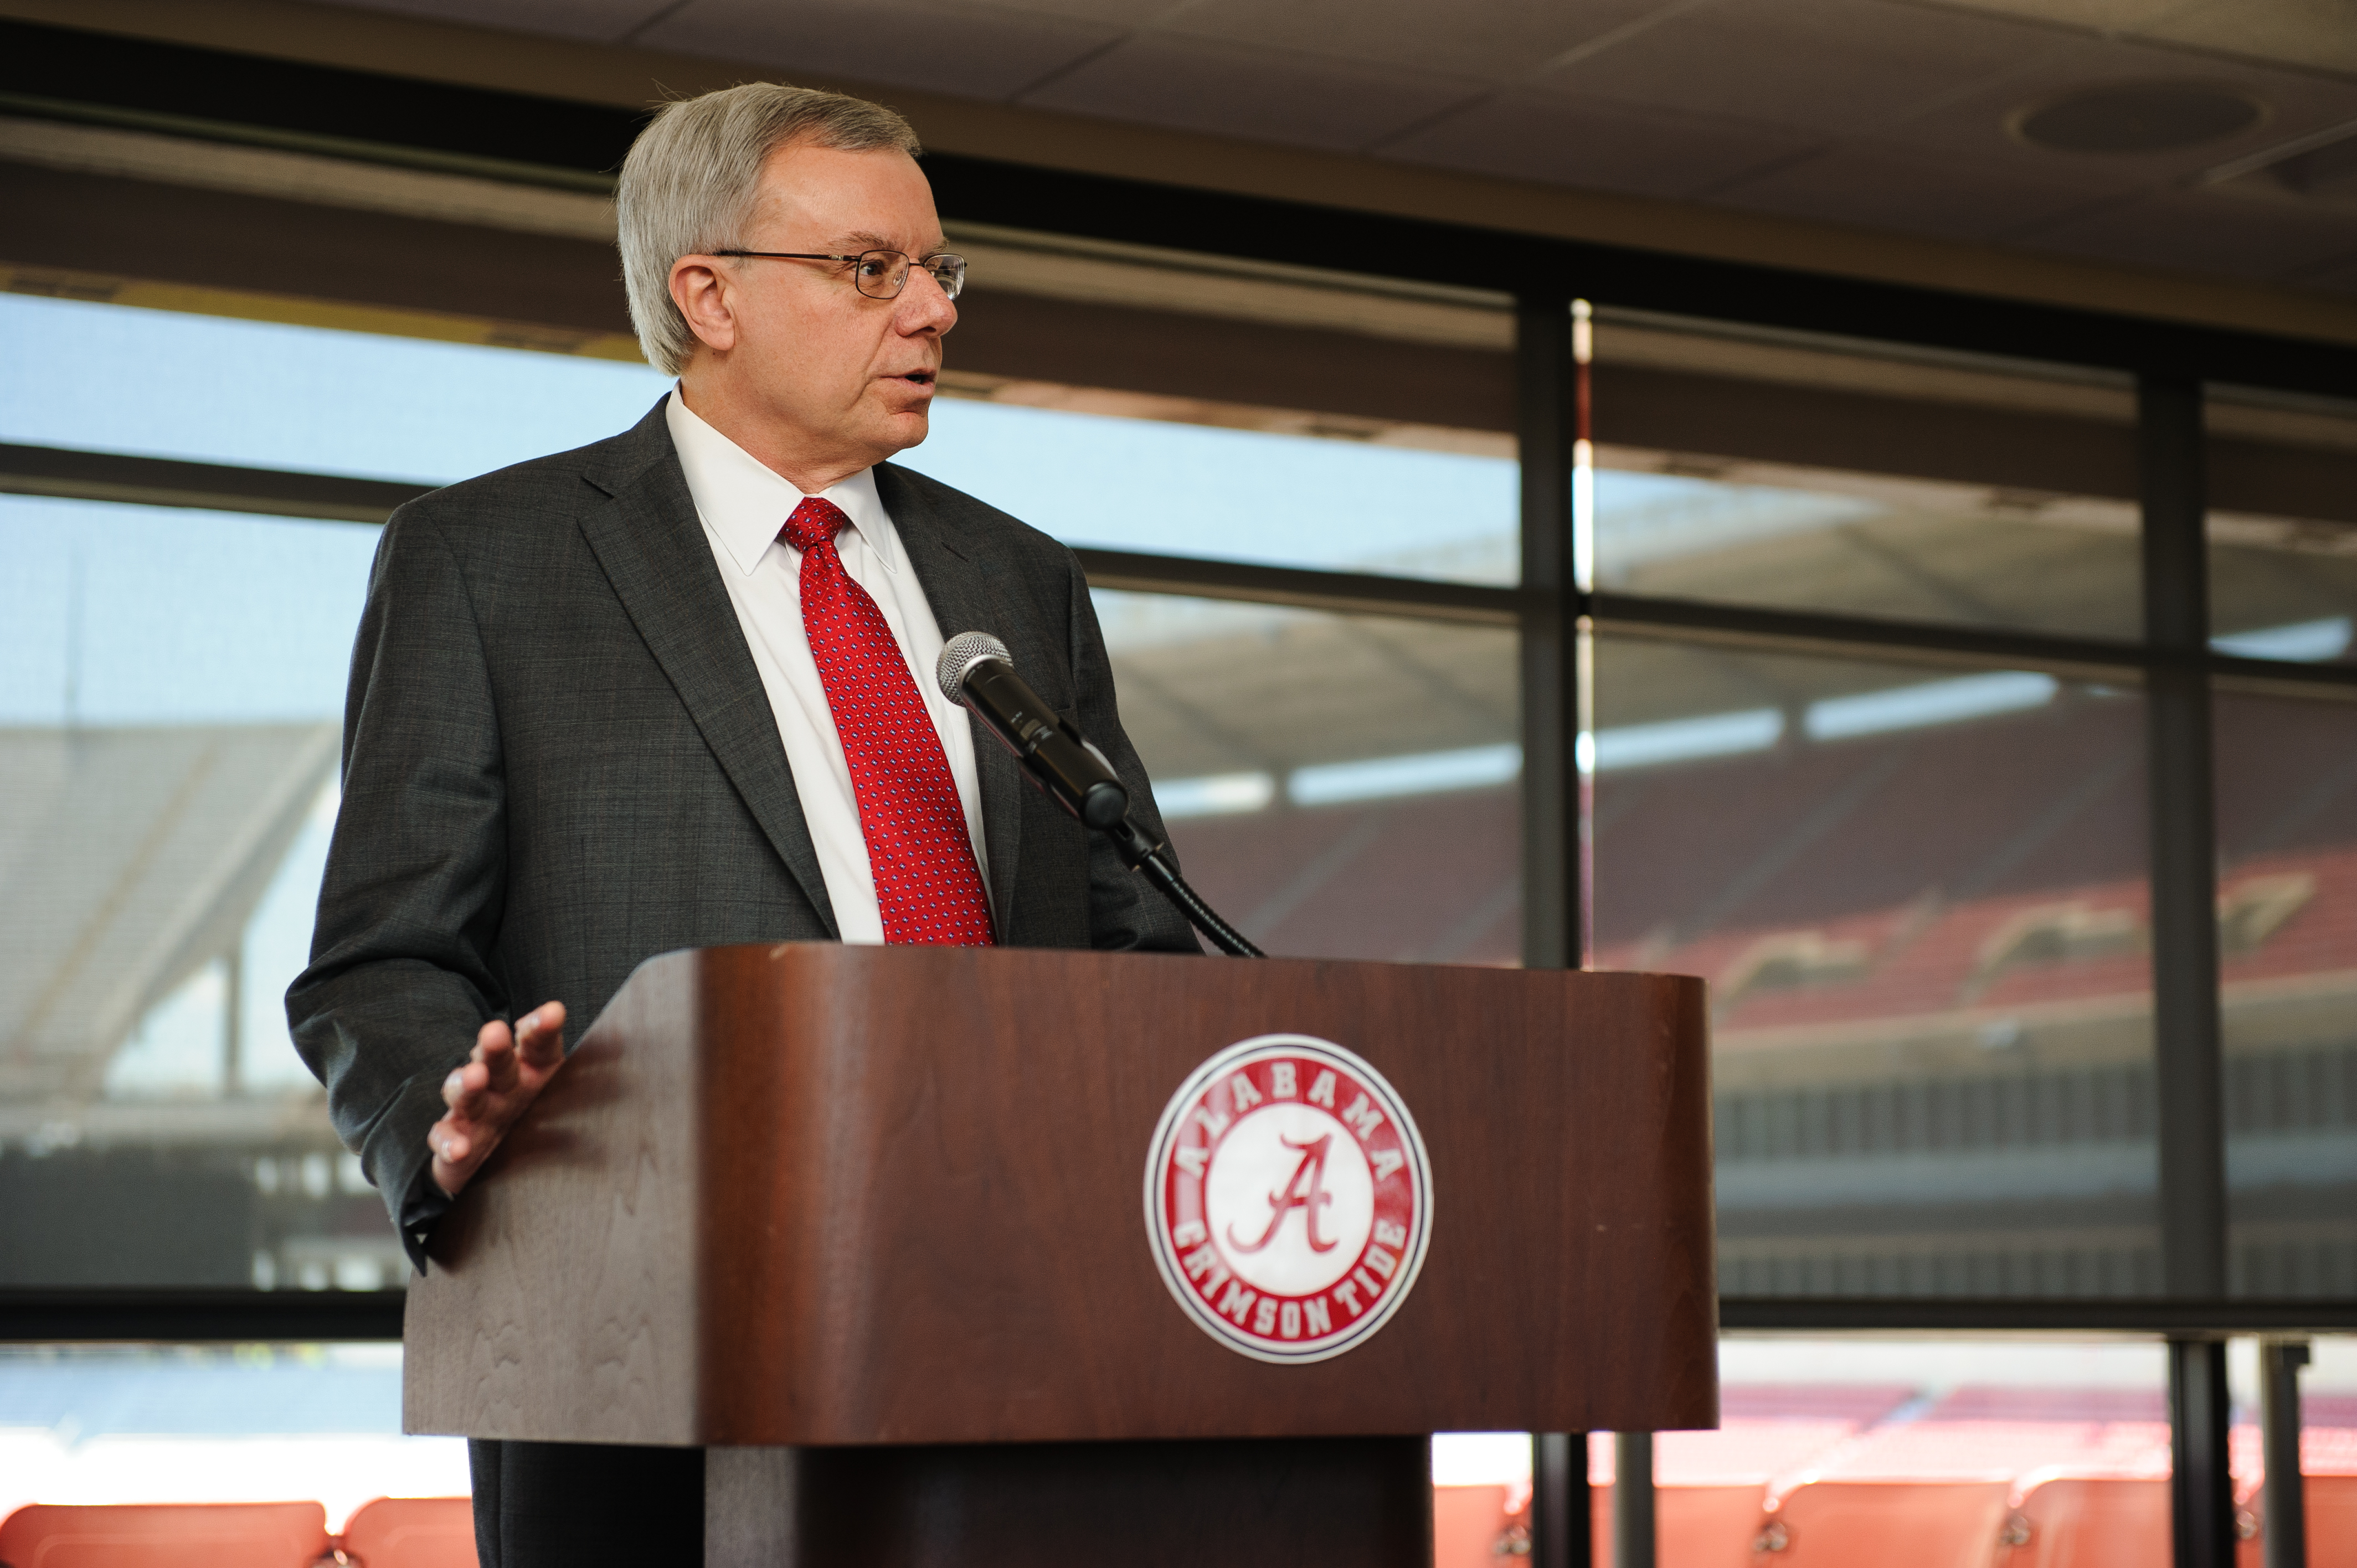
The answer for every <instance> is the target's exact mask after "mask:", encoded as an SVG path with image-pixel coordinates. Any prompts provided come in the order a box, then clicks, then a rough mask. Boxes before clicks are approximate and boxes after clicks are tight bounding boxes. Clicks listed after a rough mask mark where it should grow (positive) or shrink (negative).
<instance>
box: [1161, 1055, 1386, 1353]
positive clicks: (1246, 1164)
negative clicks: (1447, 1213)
mask: <svg viewBox="0 0 2357 1568" xmlns="http://www.w3.org/2000/svg"><path fill="white" fill-rule="evenodd" d="M1431 1213H1432V1177H1431V1171H1430V1167H1429V1163H1428V1161H1427V1160H1426V1155H1425V1149H1424V1140H1423V1139H1422V1137H1421V1136H1419V1135H1418V1133H1417V1132H1416V1127H1415V1119H1414V1118H1413V1117H1412V1116H1410V1115H1409V1114H1408V1112H1407V1107H1406V1106H1405V1104H1404V1103H1402V1101H1401V1100H1400V1097H1399V1094H1398V1092H1397V1091H1396V1090H1394V1089H1393V1088H1392V1086H1391V1084H1390V1083H1389V1082H1388V1081H1386V1080H1385V1079H1384V1078H1383V1075H1382V1074H1381V1073H1378V1072H1377V1071H1375V1069H1373V1068H1372V1067H1371V1066H1369V1065H1368V1064H1367V1062H1366V1061H1364V1060H1363V1059H1361V1058H1360V1057H1358V1056H1357V1055H1355V1054H1354V1053H1352V1052H1351V1051H1349V1050H1346V1049H1344V1048H1343V1047H1340V1046H1338V1045H1336V1044H1334V1043H1333V1042H1332V1041H1330V1040H1321V1039H1318V1038H1317V1037H1315V1036H1308V1035H1263V1036H1256V1037H1254V1038H1253V1039H1249V1040H1243V1041H1239V1042H1238V1043H1237V1044H1235V1045H1232V1046H1230V1047H1227V1048H1226V1049H1225V1050H1222V1051H1221V1052H1219V1053H1218V1054H1216V1055H1214V1056H1213V1057H1211V1058H1210V1059H1209V1060H1208V1061H1206V1062H1204V1063H1203V1064H1202V1065H1201V1066H1200V1067H1199V1068H1197V1069H1195V1070H1194V1072H1192V1073H1191V1074H1189V1076H1188V1079H1187V1081H1186V1082H1185V1083H1183V1084H1182V1085H1180V1086H1179V1092H1178V1093H1177V1094H1175V1095H1173V1096H1172V1097H1171V1100H1170V1103H1169V1106H1168V1109H1166V1110H1165V1111H1164V1112H1163V1113H1162V1122H1161V1125H1160V1126H1159V1127H1158V1128H1157V1130H1156V1133H1155V1137H1154V1144H1153V1148H1152V1151H1151V1153H1150V1155H1148V1158H1147V1161H1146V1227H1147V1230H1148V1232H1149V1234H1150V1236H1151V1238H1152V1242H1153V1247H1154V1258H1155V1262H1156V1264H1157V1266H1158V1267H1159V1268H1160V1270H1161V1272H1162V1278H1163V1281H1164V1283H1167V1284H1168V1286H1169V1287H1170V1293H1171V1294H1172V1295H1173V1296H1175V1297H1176V1298H1177V1299H1178V1301H1179V1305H1181V1306H1183V1307H1185V1308H1186V1310H1187V1313H1188V1315H1189V1316H1190V1317H1192V1318H1193V1319H1194V1320H1195V1322H1196V1324H1197V1325H1198V1326H1200V1327H1201V1328H1202V1329H1203V1330H1204V1331H1205V1332H1206V1333H1208V1334H1210V1335H1211V1337H1214V1338H1216V1339H1218V1340H1220V1341H1221V1342H1222V1344H1224V1345H1226V1346H1228V1347H1229V1348H1231V1349H1233V1350H1237V1351H1240V1352H1241V1353H1243V1354H1244V1355H1246V1356H1251V1357H1254V1358H1255V1359H1260V1360H1264V1361H1275V1362H1303V1361H1320V1360H1324V1359H1327V1358H1329V1357H1331V1356H1339V1355H1340V1354H1341V1353H1342V1352H1344V1351H1346V1350H1349V1349H1351V1348H1354V1347H1355V1346H1358V1345H1360V1344H1361V1343H1363V1342H1364V1341H1365V1340H1366V1339H1367V1337H1369V1336H1371V1335H1372V1334H1373V1333H1374V1332H1375V1331H1376V1330H1377V1329H1379V1328H1381V1327H1382V1326H1383V1324H1384V1323H1385V1322H1387V1321H1388V1320H1389V1319H1390V1317H1391V1316H1392V1314H1393V1313H1394V1312H1395V1311H1397V1310H1398V1308H1399V1305H1400V1303H1401V1302H1402V1301H1404V1300H1405V1298H1406V1296H1407V1293H1408V1290H1409V1287H1410V1286H1412V1285H1413V1284H1414V1283H1415V1276H1416V1272H1417V1270H1418V1269H1419V1268H1420V1267H1421V1266H1422V1265H1423V1262H1424V1254H1425V1248H1426V1242H1427V1241H1428V1240H1429V1236H1430V1224H1431Z"/></svg>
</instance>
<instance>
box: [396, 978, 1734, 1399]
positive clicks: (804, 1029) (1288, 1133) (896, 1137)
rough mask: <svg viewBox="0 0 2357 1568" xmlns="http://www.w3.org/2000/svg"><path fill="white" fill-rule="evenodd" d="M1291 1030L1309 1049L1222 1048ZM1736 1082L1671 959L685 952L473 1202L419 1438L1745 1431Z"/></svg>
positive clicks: (432, 1326) (596, 1030)
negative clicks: (1718, 1246)
mask: <svg viewBox="0 0 2357 1568" xmlns="http://www.w3.org/2000/svg"><path fill="white" fill-rule="evenodd" d="M1265 1036H1304V1037H1306V1040H1307V1043H1306V1044H1303V1045H1300V1046H1299V1047H1282V1046H1262V1047H1255V1048H1254V1049H1251V1050H1247V1051H1245V1052H1244V1053H1243V1055H1241V1056H1238V1057H1234V1058H1229V1060H1228V1062H1226V1063H1225V1064H1215V1066H1214V1067H1213V1068H1212V1069H1210V1070H1209V1072H1208V1075H1207V1074H1206V1073H1205V1072H1204V1071H1200V1070H1199V1069H1205V1067H1206V1064H1207V1063H1210V1062H1211V1058H1214V1057H1215V1056H1217V1055H1218V1054H1219V1053H1221V1052H1222V1051H1224V1050H1228V1049H1229V1048H1230V1047H1237V1046H1239V1045H1240V1044H1242V1043H1243V1042H1252V1041H1260V1040H1263V1039H1264V1037H1265ZM1331 1047H1340V1052H1339V1054H1334V1053H1333V1052H1332V1050H1331ZM1321 1051H1322V1052H1323V1053H1324V1054H1321ZM1354 1061H1355V1062H1357V1063H1358V1064H1359V1066H1360V1068H1361V1069H1364V1070H1363V1071H1358V1070H1356V1069H1352V1068H1351V1065H1350V1064H1351V1062H1354ZM1237 1063H1243V1079H1244V1084H1243V1088H1242V1089H1238V1088H1237V1087H1236V1085H1235V1077H1236V1069H1235V1064H1237ZM1329 1063H1330V1064H1334V1071H1335V1074H1336V1077H1335V1078H1333V1079H1329V1080H1327V1081H1324V1082H1321V1081H1320V1080H1319V1078H1318V1074H1319V1072H1320V1071H1321V1070H1323V1068H1322V1066H1321V1064H1329ZM1707 1072H1708V1069H1707V1060H1706V1025H1705V1015H1704V1004H1703V988H1702V984H1701V983H1700V982H1699V981H1695V980H1690V979H1685V978H1681V977H1674V976H1663V975H1645V974H1591V973H1578V972H1561V971H1528V972H1525V971H1515V970H1484V969H1472V968H1447V967H1438V966H1420V965H1406V964H1379V963H1353V962H1340V961H1295V960H1270V961H1254V962H1243V961H1228V960H1222V959H1212V958H1196V957H1187V956H1180V955H1163V954H1111V953H1082V952H1060V951H1039V950H995V949H974V948H923V947H892V948H876V947H845V946H842V945H838V944H834V943H784V944H779V945H775V946H766V947H741V948H721V949H710V950H700V951H693V952H679V953H671V954H666V955H664V956H662V957H661V958H657V959H653V960H651V961H649V962H648V963H646V964H645V965H643V966H642V967H641V968H640V970H639V972H637V973H636V974H635V975H633V976H632V977H631V979H630V983H628V984H627V985H625V986H624V987H623V989H622V991H621V992H620V993H619V994H618V995H617V996H616V998H615V999H614V1002H613V1004H611V1005H610V1006H609V1007H608V1009H607V1010H606V1013H605V1014H604V1015H602V1016H601V1017H600V1018H599V1019H598V1020H597V1023H596V1025H595V1026H592V1027H591V1029H590V1030H589V1031H588V1032H587V1035H586V1036H584V1037H583V1039H582V1041H581V1043H580V1045H579V1047H578V1048H577V1049H576V1051H575V1053H574V1056H573V1058H572V1059H571V1060H570V1061H569V1062H568V1063H567V1064H566V1066H565V1069H564V1070H563V1071H562V1072H560V1073H559V1074H558V1076H557V1078H556V1079H555V1081H554V1083H553V1084H552V1085H551V1086H550V1088H549V1089H548V1090H547V1091H546V1092H545V1093H544V1095H543V1097H542V1099H541V1101H540V1102H539V1103H538V1104H536V1105H535V1106H534V1107H533V1111H532V1112H531V1113H530V1114H529V1115H528V1116H527V1117H526V1118H525V1120H524V1121H523V1122H522V1123H521V1124H519V1126H518V1127H517V1129H516V1130H515V1132H514V1133H511V1135H510V1137H509V1139H508V1141H507V1143H506V1144H505V1145H504V1146H503V1147H502V1148H501V1149H500V1152H499V1154H498V1155H495V1156H494V1158H493V1160H492V1162H491V1163H490V1165H487V1166H486V1168H485V1170H484V1171H483V1173H482V1174H481V1175H480V1176H479V1177H478V1179H477V1180H476V1182H475V1183H474V1184H473V1185H472V1186H471V1187H469V1188H468V1192H467V1193H466V1194H465V1195H464V1197H462V1198H461V1199H460V1201H459V1202H458V1204H457V1206H456V1207H455V1208H453V1210H452V1211H451V1213H450V1214H449V1215H448V1216H447V1217H446V1218H445V1219H443V1220H442V1222H441V1224H440V1226H439V1228H438V1229H437V1231H436V1238H435V1262H434V1267H433V1269H432V1271H431V1272H430V1273H429V1275H428V1277H426V1278H425V1279H423V1280H420V1281H418V1282H416V1283H415V1284H414V1285H413V1287H412V1289H411V1292H410V1297H409V1307H408V1321H407V1332H406V1336H405V1337H406V1340H407V1359H406V1369H407V1370H406V1374H405V1381H406V1394H405V1406H406V1408H405V1425H406V1426H407V1428H408V1429H409V1430H411V1431H413V1432H444V1433H465V1434H469V1435H473V1436H480V1437H516V1438H540V1439H549V1440H571V1441H592V1442H595V1441H604V1442H636V1443H674V1444H865V1443H973V1442H1001V1441H1006V1442H1014V1441H1034V1442H1045V1441H1060V1440H1096V1439H1115V1438H1146V1437H1215V1436H1279V1435H1319V1434H1354V1433H1367V1434H1375V1433H1410V1432H1430V1431H1449V1430H1459V1431H1461V1430H1544V1431H1565V1430H1571V1431H1583V1430H1617V1431H1640V1430H1666V1429H1675V1428H1681V1427H1694V1426H1707V1425H1711V1424H1714V1423H1715V1422H1716V1420H1717V1372H1716V1355H1717V1348H1716V1329H1717V1321H1716V1312H1717V1307H1716V1299H1717V1298H1716V1293H1715V1290H1714V1282H1713V1278H1712V1211H1711V1189H1710V1134H1709V1086H1708V1077H1707ZM1354 1074H1355V1075H1354ZM1190 1079H1191V1082H1190ZM1338 1084H1339V1092H1338ZM1362 1084H1363V1087H1364V1089H1365V1098H1363V1099H1361V1096H1360V1094H1359V1093H1358V1090H1360V1088H1361V1086H1362ZM1254 1085H1257V1089H1255V1088H1254ZM1182 1086H1184V1087H1187V1088H1188V1089H1189V1094H1190V1096H1191V1098H1189V1099H1186V1100H1184V1101H1178V1102H1176V1103H1174V1101H1177V1098H1178V1096H1179V1091H1180V1090H1181V1089H1182ZM1385 1091H1388V1092H1389V1094H1390V1095H1391V1096H1392V1097H1393V1098H1391V1099H1389V1100H1386V1099H1385V1098H1384V1094H1385ZM1320 1093H1322V1095H1323V1097H1324V1098H1323V1099H1322V1100H1321V1099H1319V1098H1318V1096H1319V1094H1320ZM1264 1102H1267V1103H1264ZM1385 1106H1389V1107H1390V1108H1391V1110H1392V1112H1394V1113H1393V1114H1390V1115H1388V1116H1387V1115H1385V1114H1384V1113H1383V1108H1384V1107H1385ZM1321 1107H1330V1111H1329V1110H1326V1109H1321ZM1199 1112H1200V1114H1199ZM1263 1112H1269V1114H1263ZM1231 1124H1232V1125H1231ZM1361 1133H1363V1134H1364V1136H1363V1137H1362V1136H1361ZM1248 1134H1249V1135H1248ZM1255 1140H1256V1142H1255ZM1230 1150H1234V1151H1243V1152H1239V1153H1234V1154H1231V1153H1229V1152H1224V1151H1230ZM1252 1150H1258V1151H1259V1154H1258V1155H1254V1156H1253V1157H1257V1158H1262V1159H1263V1165H1261V1166H1257V1167H1255V1166H1251V1165H1248V1163H1247V1154H1248V1153H1249V1152H1250V1151H1252ZM1269 1157H1274V1158H1276V1159H1278V1160H1279V1161H1281V1162H1284V1164H1283V1169H1282V1170H1280V1171H1279V1174H1278V1175H1277V1176H1275V1178H1274V1179H1273V1180H1270V1179H1264V1177H1263V1176H1259V1175H1256V1174H1254V1172H1255V1171H1262V1170H1266V1169H1276V1168H1277V1167H1275V1166H1269V1165H1266V1163H1265V1161H1266V1159H1267V1158H1269ZM1419 1161H1420V1165H1421V1170H1420V1173H1419V1169H1418V1164H1419ZM1150 1165H1151V1171H1149V1166H1150ZM1238 1172H1243V1173H1244V1174H1243V1175H1238V1174H1236V1173H1238ZM1286 1172H1290V1173H1291V1174H1290V1175H1286ZM1223 1173H1225V1174H1223ZM1419 1175H1420V1178H1421V1180H1422V1182H1423V1184H1424V1185H1423V1187H1421V1188H1416V1187H1415V1182H1416V1181H1417V1180H1418V1179H1419ZM1157 1192H1158V1193H1159V1194H1160V1195H1161V1197H1160V1199H1158V1200H1157V1197H1156V1196H1155V1194H1157ZM1190 1195H1191V1196H1190ZM1142 1197H1144V1198H1145V1201H1144V1202H1141V1198H1142ZM1157 1201H1161V1202H1162V1205H1163V1207H1162V1208H1161V1209H1160V1210H1159V1211H1158V1212H1159V1214H1160V1216H1161V1218H1160V1219H1156V1214H1157V1210H1156V1208H1154V1205H1155V1204H1156V1203H1157ZM1222 1204H1224V1205H1225V1206H1226V1207H1225V1208H1222V1207H1221V1206H1222ZM1238 1216H1241V1217H1242V1218H1238ZM1354 1226H1355V1227H1356V1229H1355V1230H1354V1229H1353V1227H1354ZM1190 1227H1191V1229H1190ZM1157 1230H1158V1231H1159V1235H1160V1240H1159V1241H1157ZM1213 1236H1216V1237H1217V1238H1218V1240H1216V1241H1215V1242H1214V1241H1212V1240H1211V1238H1212V1237H1213ZM1346 1242H1347V1245H1344V1243H1346ZM1337 1248H1340V1251H1335V1249H1337ZM1157 1249H1158V1250H1159V1254H1160V1261H1159V1262H1157ZM1256 1249H1257V1250H1256ZM1418 1254H1420V1267H1419V1266H1417V1265H1418V1262H1419V1258H1418V1256H1417V1255H1418ZM1353 1261H1355V1262H1353ZM1255 1284H1256V1285H1258V1286H1259V1287H1261V1288H1260V1289H1259V1290H1258V1291H1255V1290H1254V1289H1253V1288H1250V1287H1251V1286H1254V1285H1255ZM1190 1291H1191V1292H1192V1293H1193V1295H1194V1300H1193V1304H1192V1305H1187V1304H1186V1303H1185V1299H1184V1298H1185V1296H1186V1295H1187V1294H1188V1293H1189V1292H1190ZM1223 1302H1224V1307H1223V1305H1222V1303H1223ZM1280 1304H1282V1305H1284V1306H1288V1307H1297V1308H1298V1310H1296V1311H1293V1312H1281V1311H1280V1310H1279V1306H1280ZM1378 1306H1380V1308H1381V1310H1382V1313H1383V1316H1381V1318H1380V1321H1378V1320H1377V1318H1376V1316H1375V1309H1376V1308H1377V1307H1378ZM1231 1320H1232V1321H1231ZM1321 1335H1322V1337H1321ZM1337 1347H1339V1348H1337Z"/></svg>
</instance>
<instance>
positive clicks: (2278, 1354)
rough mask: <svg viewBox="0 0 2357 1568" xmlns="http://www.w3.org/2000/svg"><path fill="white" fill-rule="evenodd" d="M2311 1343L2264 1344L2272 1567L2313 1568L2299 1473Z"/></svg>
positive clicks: (2262, 1408) (2263, 1425)
mask: <svg viewBox="0 0 2357 1568" xmlns="http://www.w3.org/2000/svg"><path fill="white" fill-rule="evenodd" d="M2307 1365H2308V1341H2307V1340H2305V1339H2262V1340H2260V1341H2259V1430H2260V1434H2261V1437H2262V1440H2263V1441H2264V1442H2265V1443H2266V1464H2267V1479H2266V1507H2265V1509H2264V1511H2265V1513H2266V1524H2265V1527H2264V1528H2265V1530H2266V1535H2265V1536H2264V1537H2263V1538H2262V1541H2261V1544H2262V1546H2263V1547H2264V1548H2265V1562H2266V1568H2308V1493H2307V1489H2306V1487H2304V1486H2303V1485H2302V1484H2301V1478H2300V1473H2299V1369H2301V1368H2302V1367H2305V1366H2307Z"/></svg>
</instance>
